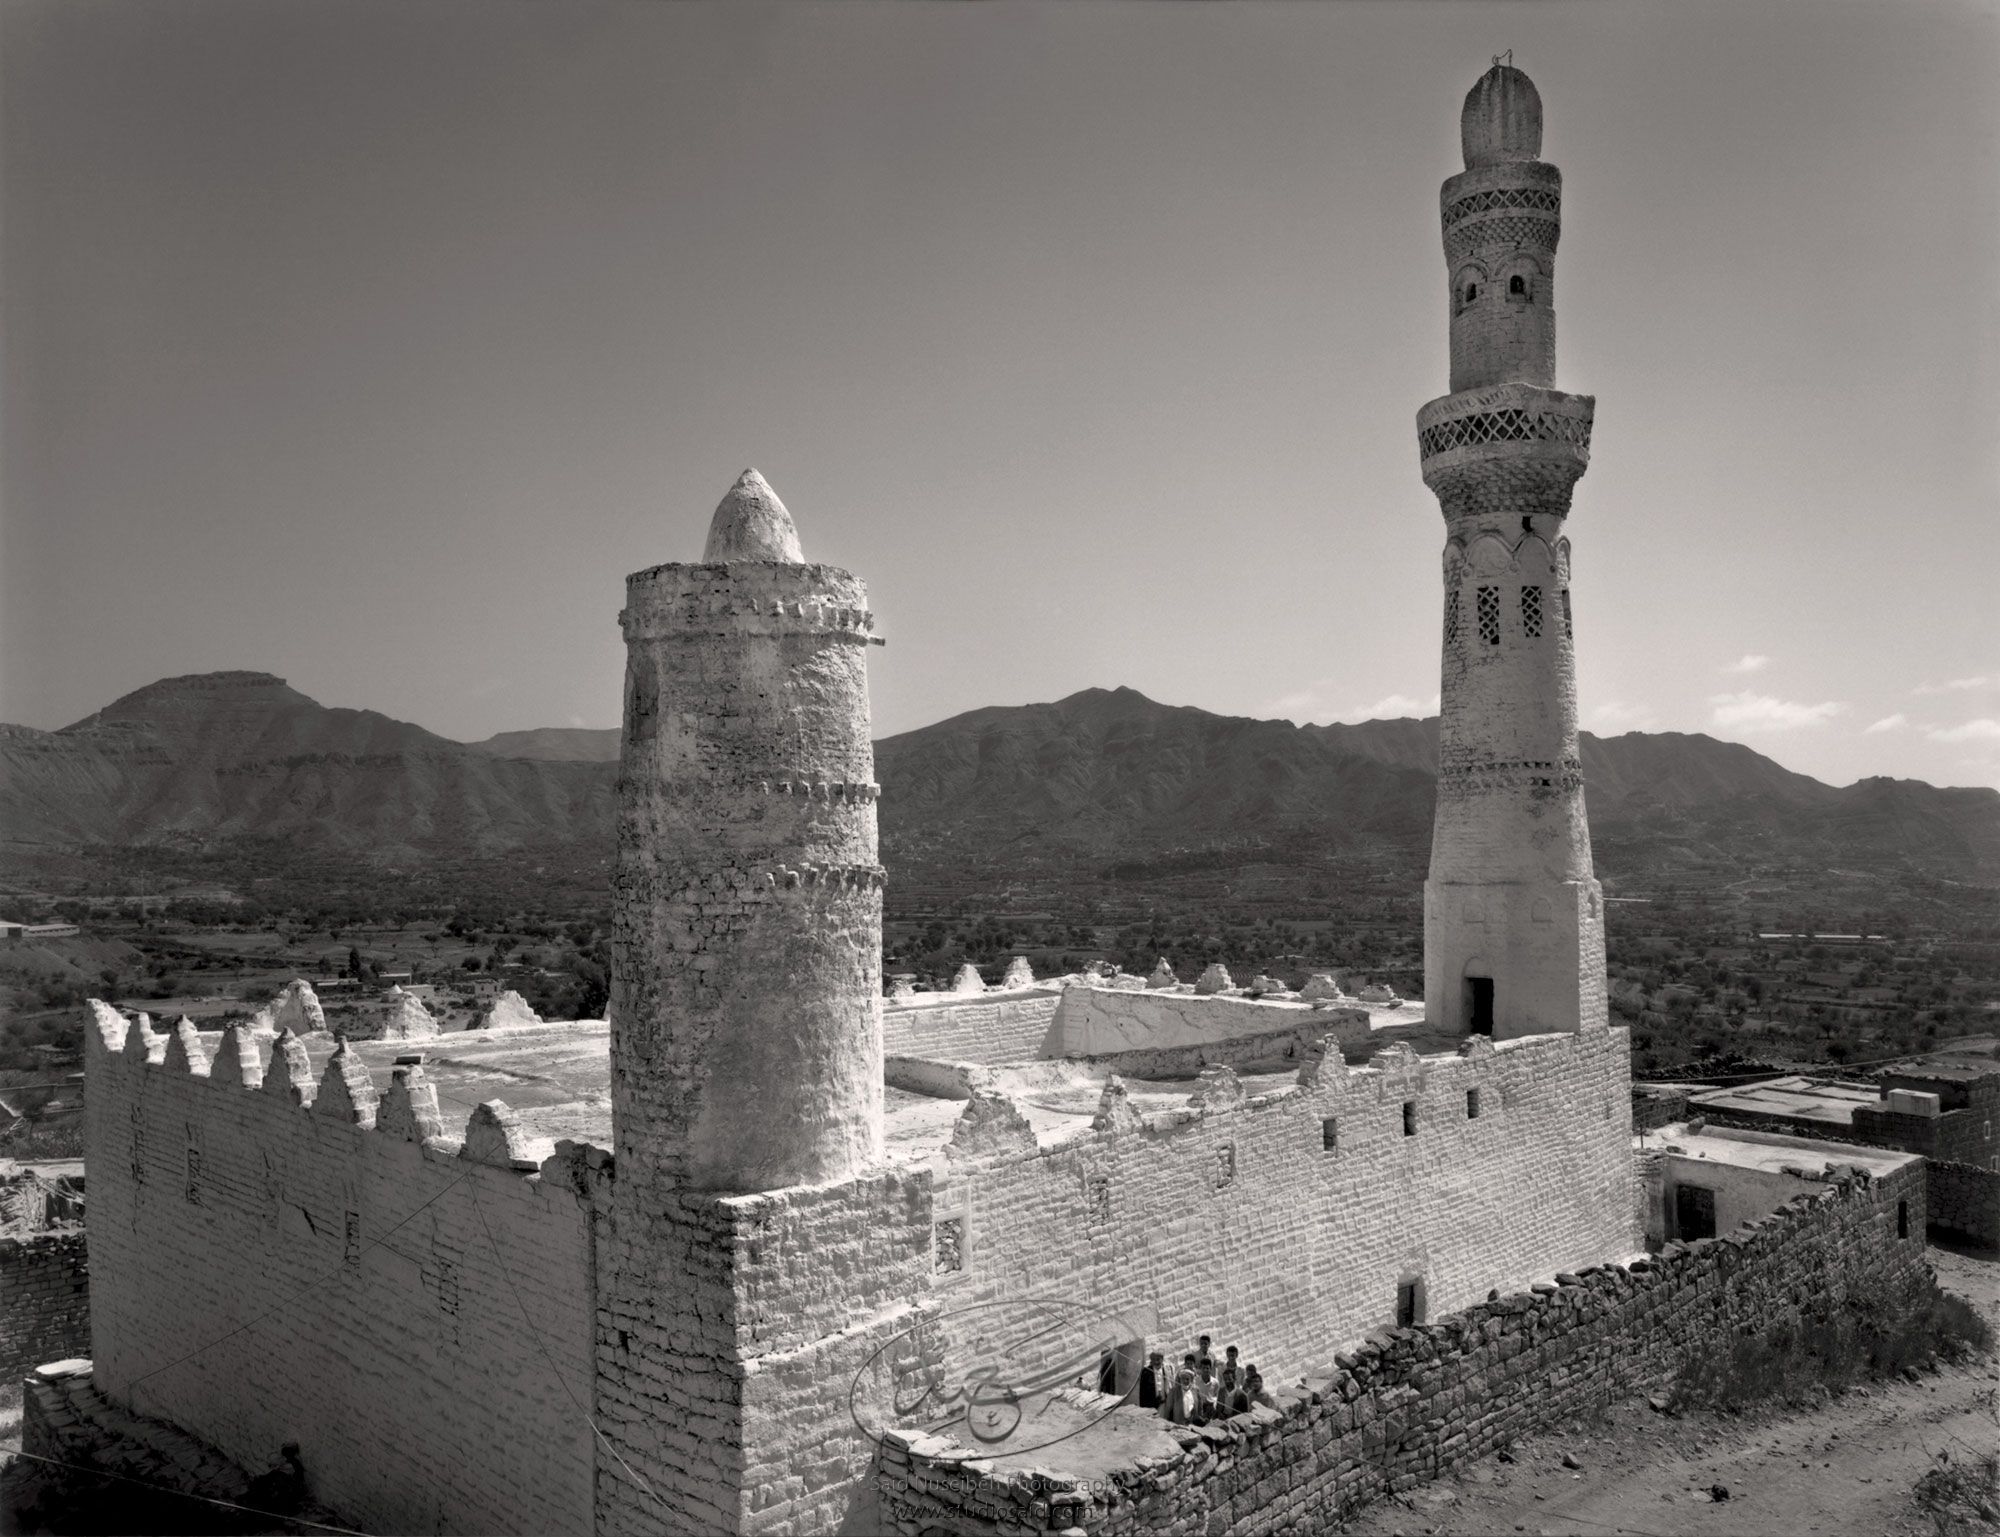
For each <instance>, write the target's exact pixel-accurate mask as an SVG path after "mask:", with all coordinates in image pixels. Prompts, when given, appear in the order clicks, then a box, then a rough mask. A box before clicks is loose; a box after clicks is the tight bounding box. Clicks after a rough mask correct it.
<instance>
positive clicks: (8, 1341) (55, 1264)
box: [0, 1228, 90, 1377]
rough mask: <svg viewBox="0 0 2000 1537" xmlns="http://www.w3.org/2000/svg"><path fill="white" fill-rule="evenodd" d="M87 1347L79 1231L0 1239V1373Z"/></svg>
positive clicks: (86, 1265)
mask: <svg viewBox="0 0 2000 1537" xmlns="http://www.w3.org/2000/svg"><path fill="white" fill-rule="evenodd" d="M89 1348H90V1256H89V1252H88V1250H87V1248H86V1246H85V1243H84V1237H83V1229H81V1228H64V1229H59V1230H56V1231H53V1232H43V1233H23V1234H17V1235H13V1236H9V1237H5V1238H0V1374H4V1375H5V1376H7V1377H18V1376H20V1374H21V1373H22V1372H24V1371H26V1370H28V1369H29V1368H31V1367H35V1366H39V1365H41V1364H42V1363H43V1362H44V1361H60V1360H63V1359H65V1358H67V1357H70V1356H78V1355H82V1354H84V1353H85V1352H86V1351H88V1350H89Z"/></svg>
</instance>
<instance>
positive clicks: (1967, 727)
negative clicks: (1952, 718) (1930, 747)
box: [1925, 719, 2000, 742]
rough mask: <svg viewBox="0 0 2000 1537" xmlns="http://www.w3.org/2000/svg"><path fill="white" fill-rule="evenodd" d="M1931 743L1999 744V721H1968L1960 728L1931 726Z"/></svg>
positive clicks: (1928, 734)
mask: <svg viewBox="0 0 2000 1537" xmlns="http://www.w3.org/2000/svg"><path fill="white" fill-rule="evenodd" d="M1925 734H1926V735H1927V736H1929V737H1930V739H1931V740H1932V741H1933V742H2000V720H1990V719H1981V720H1969V721H1967V722H1966V723H1965V724H1964V725H1962V726H1933V727H1931V729H1930V730H1929V731H1928V732H1927V733H1925Z"/></svg>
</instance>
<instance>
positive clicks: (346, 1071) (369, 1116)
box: [85, 999, 543, 1172]
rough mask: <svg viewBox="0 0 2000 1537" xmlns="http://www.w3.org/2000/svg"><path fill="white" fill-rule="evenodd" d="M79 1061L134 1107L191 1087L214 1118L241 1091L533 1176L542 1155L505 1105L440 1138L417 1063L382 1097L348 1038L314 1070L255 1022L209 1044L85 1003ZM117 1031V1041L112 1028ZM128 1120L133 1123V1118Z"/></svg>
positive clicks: (298, 1047) (287, 1041) (488, 1107)
mask: <svg viewBox="0 0 2000 1537" xmlns="http://www.w3.org/2000/svg"><path fill="white" fill-rule="evenodd" d="M85 1007H86V1010H87V1012H88V1021H89V1024H90V1028H88V1029H87V1030H86V1031H85V1046H86V1054H87V1055H86V1065H87V1070H88V1071H89V1073H90V1074H91V1075H92V1081H93V1082H101V1083H105V1084H121V1085H124V1086H125V1089H126V1092H127V1094H128V1095H131V1096H136V1097H134V1098H133V1099H132V1103H133V1105H134V1106H135V1108H138V1109H143V1107H144V1105H145V1103H146V1096H147V1094H148V1093H149V1091H150V1088H151V1086H153V1085H155V1084H159V1083H172V1082H188V1083H190V1084H193V1085H197V1086H199V1089H200V1092H202V1093H203V1094H207V1095H212V1096H214V1098H213V1099H210V1100H205V1101H198V1102H196V1104H195V1105H194V1108H195V1109H196V1110H199V1109H200V1108H201V1105H202V1104H204V1103H206V1104H212V1105H214V1106H215V1107H216V1109H217V1112H218V1116H220V1115H221V1114H222V1113H223V1112H224V1111H226V1109H227V1107H228V1105H229V1103H230V1102H231V1100H232V1097H233V1096H234V1095H237V1094H240V1093H247V1094H251V1095H255V1096H260V1097H261V1098H263V1099H265V1100H269V1101H274V1102H276V1103H278V1104H280V1105H283V1106H286V1107H287V1108H289V1109H291V1110H295V1111H299V1112H302V1113H304V1114H307V1115H310V1116H312V1117H315V1118H317V1119H320V1120H324V1121H329V1122H332V1123H335V1124H337V1125H343V1126H352V1127H355V1128H356V1129H358V1130H362V1131H368V1132H375V1133H379V1134H380V1135H381V1136H382V1137H383V1138H384V1139H385V1140H387V1141H395V1142H418V1143H422V1144H425V1145H426V1147H427V1149H429V1150H432V1151H435V1152H436V1153H437V1154H438V1155H439V1156H442V1157H449V1158H460V1159H465V1160H467V1161H470V1162H474V1163H484V1164H488V1165H490V1166H492V1167H494V1168H498V1169H511V1170H515V1171H517V1172H532V1171H536V1170H538V1169H539V1167H540V1164H541V1162H542V1161H543V1160H542V1159H539V1158H536V1157H534V1156H532V1155H533V1152H534V1149H535V1146H536V1139H535V1138H534V1136H533V1135H532V1134H531V1133H530V1132H528V1131H527V1130H526V1128H525V1127H524V1126H523V1125H522V1123H521V1120H520V1118H519V1117H518V1116H516V1115H515V1114H514V1113H513V1112H512V1111H510V1110H509V1109H508V1108H507V1105H506V1102H505V1101H504V1100H498V1099H495V1100H488V1101H485V1102H483V1103H481V1104H479V1105H476V1106H474V1107H473V1108H472V1110H471V1112H470V1114H469V1115H468V1116H467V1118H466V1120H465V1123H464V1130H463V1131H462V1132H461V1133H460V1134H459V1135H458V1136H456V1137H452V1136H448V1135H447V1134H446V1132H445V1129H444V1128H445V1123H444V1119H443V1117H442V1116H441V1115H440V1114H439V1111H438V1099H437V1089H436V1086H435V1085H434V1084H432V1083H431V1082H429V1080H428V1079H427V1078H426V1077H425V1075H424V1071H423V1067H422V1065H421V1064H420V1063H405V1064H398V1065H397V1066H396V1067H395V1068H394V1069H393V1072H392V1076H391V1082H390V1085H389V1087H388V1089H387V1090H386V1091H384V1090H383V1089H382V1088H381V1086H380V1085H379V1084H378V1083H377V1082H376V1080H375V1076H374V1073H373V1072H372V1070H371V1069H370V1068H369V1066H368V1065H367V1063H366V1062H364V1061H363V1060H362V1058H361V1056H360V1054H359V1053H358V1052H357V1051H356V1050H355V1049H354V1047H353V1046H352V1045H351V1044H350V1043H349V1042H347V1041H346V1040H341V1041H339V1042H338V1043H337V1044H336V1045H335V1048H334V1050H333V1053H332V1055H331V1056H329V1057H328V1058H327V1060H326V1063H325V1065H324V1067H322V1068H320V1069H319V1070H317V1071H315V1070H314V1068H313V1064H312V1058H311V1055H310V1054H309V1053H308V1052H307V1050H306V1046H305V1044H304V1042H303V1041H301V1040H300V1039H299V1037H298V1036H297V1035H295V1034H293V1033H292V1032H291V1031H290V1030H286V1031H283V1032H281V1033H280V1034H279V1035H277V1036H275V1037H268V1036H260V1035H259V1034H258V1033H257V1031H256V1029H255V1027H254V1026H253V1025H246V1024H232V1025H229V1026H227V1027H226V1028H225V1029H224V1030H223V1031H222V1032H221V1034H220V1036H219V1037H215V1038H213V1039H212V1040H211V1039H210V1038H209V1037H205V1036H204V1035H203V1034H202V1033H201V1032H199V1031H197V1030H196V1029H195V1028H194V1026H193V1025H192V1024H190V1023H189V1022H188V1021H187V1020H185V1019H183V1020H181V1021H180V1022H179V1023H178V1024H176V1025H175V1026H174V1028H173V1029H172V1030H170V1031H167V1032H166V1033H164V1034H162V1033H160V1032H157V1031H155V1030H154V1029H153V1028H152V1025H151V1021H150V1020H149V1019H148V1017H147V1016H146V1015H144V1014H137V1015H134V1016H133V1017H131V1018H130V1019H129V1020H127V1019H124V1018H123V1017H122V1016H120V1015H119V1014H118V1012H117V1010H115V1009H113V1008H111V1007H110V1005H108V1004H105V1003H102V1002H100V1001H99V1000H97V999H92V1000H90V1002H89V1003H88V1004H87V1005H86V1006H85ZM113 1021H116V1022H117V1025H119V1026H122V1027H123V1035H122V1038H120V1037H119V1032H118V1029H117V1028H116V1027H115V1026H114V1024H113ZM135 1124H137V1122H136V1121H135Z"/></svg>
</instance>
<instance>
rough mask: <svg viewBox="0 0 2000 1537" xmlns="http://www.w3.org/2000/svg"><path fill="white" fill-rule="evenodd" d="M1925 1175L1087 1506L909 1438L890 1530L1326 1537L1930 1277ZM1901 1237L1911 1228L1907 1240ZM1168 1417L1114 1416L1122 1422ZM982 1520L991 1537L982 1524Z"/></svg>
mask: <svg viewBox="0 0 2000 1537" xmlns="http://www.w3.org/2000/svg"><path fill="white" fill-rule="evenodd" d="M1923 1200H1924V1179H1923V1170H1922V1169H1921V1168H1920V1167H1917V1166H1914V1165H1913V1166H1911V1167H1909V1168H1907V1169H1902V1170H1899V1171H1897V1172H1896V1173H1895V1174H1892V1175H1888V1176H1885V1177H1884V1178H1882V1179H1880V1180H1870V1179H1869V1178H1868V1176H1867V1175H1866V1173H1865V1172H1862V1171H1853V1172H1850V1173H1849V1174H1847V1175H1845V1176H1843V1177H1842V1178H1841V1179H1839V1180H1838V1181H1837V1182H1836V1183H1834V1184H1833V1185H1830V1186H1826V1187H1822V1188H1821V1189H1819V1190H1817V1191H1814V1192H1812V1193H1810V1194H1800V1195H1798V1196H1795V1197H1793V1198H1792V1199H1791V1200H1790V1201H1789V1202H1787V1203H1786V1204H1785V1205H1784V1206H1782V1207H1780V1208H1779V1209H1778V1210H1777V1211H1775V1212H1773V1213H1772V1214H1771V1215H1770V1216H1768V1217H1766V1218H1764V1219H1763V1220H1761V1221H1760V1222H1758V1223H1756V1224H1755V1225H1753V1226H1751V1227H1748V1228H1743V1229H1740V1230H1738V1231H1736V1232H1733V1233H1726V1234H1723V1235H1722V1236H1720V1237H1717V1238H1709V1239H1704V1240H1702V1241H1700V1242H1698V1243H1694V1244H1679V1243H1673V1244H1669V1245H1667V1247H1666V1248H1665V1249H1664V1250H1663V1251H1662V1252H1661V1253H1660V1254H1658V1255H1655V1256H1652V1257H1649V1258H1639V1259H1634V1260H1632V1261H1631V1263H1630V1264H1629V1265H1625V1264H1593V1265H1589V1266H1584V1267H1580V1268H1579V1269H1578V1270H1577V1271H1576V1272H1575V1273H1564V1274H1561V1275H1559V1276H1557V1277H1556V1279H1555V1280H1554V1281H1548V1280H1544V1279H1540V1278H1537V1280H1536V1281H1535V1284H1534V1285H1533V1286H1532V1287H1530V1288H1524V1289H1521V1290H1518V1291H1516V1292H1515V1293H1514V1294H1513V1295H1502V1296H1500V1297H1498V1298H1496V1299H1495V1300H1493V1301H1485V1300H1481V1301H1478V1302H1474V1303H1472V1304H1471V1305H1469V1306H1467V1307H1465V1308H1463V1309H1462V1310H1460V1311H1457V1312H1455V1313H1454V1314H1452V1315H1451V1316H1449V1317H1441V1318H1437V1319H1436V1321H1435V1322H1433V1323H1429V1324H1419V1325H1417V1326H1415V1327H1410V1328H1399V1329H1394V1330H1390V1331H1387V1332H1386V1333H1385V1334H1384V1335H1383V1336H1382V1337H1381V1338H1380V1339H1378V1340H1375V1341H1371V1342H1370V1343H1368V1344H1366V1345H1364V1346H1361V1347H1359V1348H1357V1349H1354V1350H1352V1351H1349V1352H1344V1353H1341V1354H1339V1355H1333V1354H1332V1353H1331V1352H1328V1351H1325V1350H1321V1351H1319V1352H1318V1353H1317V1354H1316V1357H1315V1359H1313V1361H1312V1362H1311V1365H1310V1368H1309V1375H1308V1376H1307V1379H1306V1383H1305V1386H1304V1387H1303V1388H1302V1389H1292V1390H1290V1391H1286V1390H1284V1389H1283V1388H1280V1389H1279V1390H1278V1391H1277V1393H1276V1395H1275V1396H1276V1398H1277V1401H1278V1408H1277V1410H1275V1411H1272V1410H1267V1409H1259V1410H1256V1411H1253V1412H1252V1413H1251V1414H1248V1415H1239V1416H1236V1417H1235V1418H1232V1419H1230V1420H1226V1421H1224V1422H1222V1423H1221V1424H1220V1425H1210V1426H1207V1427H1204V1429H1203V1430H1201V1431H1194V1430H1192V1429H1188V1428H1183V1429H1181V1430H1180V1432H1179V1433H1178V1434H1177V1435H1176V1437H1175V1439H1176V1440H1178V1442H1179V1444H1180V1450H1179V1452H1178V1454H1176V1455H1173V1456H1170V1457H1162V1458H1148V1459H1147V1460H1146V1461H1145V1462H1144V1463H1143V1464H1137V1463H1135V1464H1134V1465H1131V1466H1127V1467H1116V1468H1113V1469H1111V1470H1110V1474H1109V1476H1108V1477H1105V1478H1102V1479H1101V1480H1098V1481H1097V1482H1096V1484H1095V1485H1094V1486H1093V1487H1091V1488H1089V1489H1077V1488H1076V1487H1075V1485H1074V1483H1073V1482H1071V1481H1066V1480H1064V1479H1063V1478H1062V1477H1061V1476H1060V1475H1056V1474H1047V1473H1039V1472H1037V1471H1035V1470H1034V1469H1032V1468H1025V1469H1017V1470H1010V1473H1009V1475H1008V1476H1007V1477H1005V1478H1004V1479H1003V1478H995V1477H991V1476H988V1475H987V1470H988V1469H989V1468H990V1467H991V1464H980V1463H978V1462H977V1461H976V1460H974V1459H976V1457H977V1450H976V1449H970V1450H969V1449H966V1448H963V1447H960V1446H957V1445H956V1444H954V1443H950V1442H947V1441H945V1440H944V1439H942V1438H939V1437H933V1436H924V1435H915V1436H912V1435H908V1434H902V1433H893V1434H891V1435H890V1436H888V1437H886V1438H885V1440H884V1449H883V1466H882V1474H881V1478H880V1486H881V1500H882V1509H883V1513H884V1515H885V1516H886V1517H887V1518H888V1519H887V1520H886V1521H885V1523H884V1530H886V1531H890V1532H894V1533H898V1534H901V1537H917V1534H920V1533H924V1532H931V1531H938V1530H945V1531H952V1530H968V1529H970V1530H978V1531H982V1532H987V1533H991V1534H994V1537H1014V1534H1020V1537H1027V1534H1029V1533H1034V1532H1043V1531H1049V1530H1054V1529H1066V1530H1070V1531H1072V1532H1086V1533H1090V1534H1093V1537H1096V1534H1105V1537H1111V1534H1124V1533H1133V1534H1138V1533H1152V1532H1171V1533H1203V1534H1206V1537H1265V1534H1268V1533H1276V1532H1282V1531H1296V1530H1300V1529H1317V1528H1319V1527H1321V1526H1323V1525H1325V1524H1326V1523H1328V1522H1330V1521H1338V1520H1340V1519H1341V1518H1343V1517H1344V1516H1346V1515H1348V1514H1349V1513H1351V1512H1352V1511H1354V1510H1355V1509H1356V1508H1358V1507H1359V1506H1361V1505H1364V1504H1366V1503H1368V1502H1369V1501H1371V1500H1375V1499H1379V1498H1380V1497H1381V1496H1383V1495H1384V1494H1387V1493H1390V1492H1391V1491H1395V1490H1401V1489H1407V1488H1409V1487H1411V1486H1413V1485H1415V1484H1419V1483H1423V1482H1425V1481H1427V1480H1430V1479H1433V1478H1437V1477H1439V1476H1441V1475H1442V1474H1444V1473H1448V1472H1450V1471H1451V1470H1452V1469H1454V1468H1457V1467H1461V1466H1464V1465H1465V1464H1467V1463H1469V1462H1472V1461H1474V1460H1476V1459H1478V1458H1480V1457H1483V1456H1485V1455H1487V1454H1488V1453H1489V1452H1491V1451H1493V1450H1494V1449H1495V1448H1496V1447H1500V1446H1504V1445H1506V1444H1507V1443H1508V1442H1509V1441H1511V1440H1513V1439H1515V1438H1517V1437H1519V1436H1522V1435H1525V1434H1527V1433H1529V1432H1530V1431H1533V1430H1536V1429H1538V1428H1540V1427H1543V1426H1546V1425H1551V1424H1555V1423H1557V1422H1559V1421H1561V1420H1564V1419H1567V1418H1570V1417H1573V1416H1575V1415H1577V1414H1580V1413H1586V1412H1588V1411H1589V1410H1591V1409H1593V1408H1595V1407H1597V1406H1599V1405H1601V1404H1603V1403H1604V1402H1606V1401H1607V1400H1608V1399H1610V1398H1612V1397H1613V1396H1615V1395H1617V1394H1619V1393H1622V1392H1625V1391H1629V1390H1630V1389H1632V1388H1635V1387H1644V1386H1650V1385H1652V1384H1655V1383H1658V1382H1660V1381H1662V1380H1664V1379H1665V1378H1667V1377H1668V1376H1670V1375H1671V1374H1672V1372H1673V1371H1674V1369H1675V1368H1676V1367H1677V1366H1678V1365H1679V1364H1680V1363H1681V1362H1683V1361H1685V1360H1687V1359H1688V1358H1689V1357H1690V1356H1693V1355H1697V1354H1700V1353H1703V1352H1708V1351H1713V1350H1717V1349H1724V1348H1727V1347H1728V1345H1729V1344H1730V1343H1731V1342H1732V1341H1733V1340H1734V1339H1736V1338H1737V1337H1738V1336H1739V1335H1740V1334H1741V1333H1743V1332H1744V1331H1746V1330H1749V1329H1761V1328H1768V1327H1769V1326H1770V1325H1771V1324H1773V1323H1774V1322H1786V1323H1791V1324H1797V1323H1798V1322H1800V1321H1801V1320H1802V1319H1803V1318H1820V1317H1824V1315H1825V1313H1826V1311H1827V1309H1828V1308H1829V1307H1838V1306H1841V1305H1843V1304H1844V1303H1845V1302H1846V1301H1847V1300H1848V1299H1849V1298H1852V1297H1856V1296H1868V1297H1877V1298H1880V1297H1887V1296H1894V1295H1897V1294H1899V1293H1904V1292H1907V1291H1909V1290H1911V1289H1913V1288H1915V1287H1916V1286H1918V1285H1920V1284H1921V1283H1922V1281H1923V1278H1924V1273H1925V1269H1924V1240H1923V1224H1922V1222H1921V1221H1920V1220H1912V1221H1908V1222H1907V1223H1903V1224H1899V1222H1898V1215H1897V1214H1898V1208H1899V1206H1903V1207H1905V1208H1906V1210H1907V1211H1908V1212H1909V1213H1911V1214H1914V1215H1915V1216H1917V1217H1920V1216H1921V1214H1922V1210H1923ZM1899 1227H1900V1229H1901V1230H1900V1231H1899ZM1124 1415H1144V1416H1145V1417H1146V1418H1147V1420H1148V1422H1149V1424H1150V1425H1155V1426H1156V1425H1157V1424H1158V1420H1157V1417H1156V1416H1155V1414H1154V1412H1153V1411H1151V1410H1139V1409H1115V1410H1113V1411H1112V1418H1113V1420H1116V1419H1117V1418H1118V1417H1120V1416H1124ZM974 1523H976V1525H975V1524H974Z"/></svg>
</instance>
